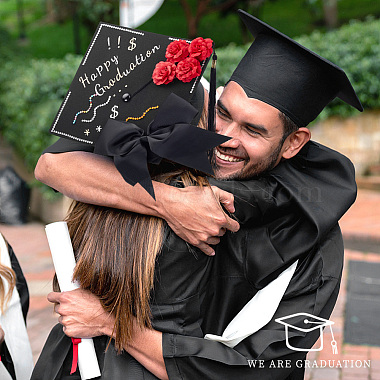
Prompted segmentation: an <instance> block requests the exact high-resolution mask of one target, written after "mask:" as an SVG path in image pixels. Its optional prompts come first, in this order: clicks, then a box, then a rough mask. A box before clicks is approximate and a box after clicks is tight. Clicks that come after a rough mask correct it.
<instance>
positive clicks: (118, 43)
mask: <svg viewBox="0 0 380 380" xmlns="http://www.w3.org/2000/svg"><path fill="white" fill-rule="evenodd" d="M117 48H118V49H120V36H119V37H117Z"/></svg>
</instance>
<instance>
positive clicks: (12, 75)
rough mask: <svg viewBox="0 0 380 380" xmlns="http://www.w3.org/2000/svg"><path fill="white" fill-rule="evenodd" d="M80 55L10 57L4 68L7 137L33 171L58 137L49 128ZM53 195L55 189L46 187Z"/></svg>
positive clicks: (0, 106) (0, 76)
mask: <svg viewBox="0 0 380 380" xmlns="http://www.w3.org/2000/svg"><path fill="white" fill-rule="evenodd" d="M79 63H80V58H79V57H76V56H72V55H69V56H67V57H65V58H64V59H62V60H56V59H51V60H31V61H29V62H28V64H27V65H23V66H22V65H19V64H16V62H15V61H9V62H7V63H5V64H3V66H2V69H1V72H0V126H1V132H2V134H3V136H4V137H5V138H6V140H7V141H8V142H9V143H10V144H11V145H12V146H13V148H14V149H15V151H16V152H17V153H18V154H19V156H20V157H21V158H22V159H23V160H24V162H25V165H26V167H27V169H28V170H30V171H33V169H34V167H35V165H36V163H37V160H38V158H39V156H40V155H41V153H42V151H43V150H44V149H45V148H46V147H47V146H49V145H51V144H52V143H53V142H54V141H55V140H56V137H54V136H53V135H51V134H50V133H49V128H50V125H51V124H52V122H53V121H54V117H55V115H56V113H57V111H58V109H59V107H60V105H61V103H62V100H63V98H64V96H65V95H66V91H67V89H68V87H69V85H70V83H71V81H72V78H73V76H74V74H75V71H76V69H77V67H78V65H79ZM44 189H45V190H44V191H45V194H46V195H47V196H49V194H50V197H51V196H52V192H50V193H49V192H48V191H47V190H46V187H45V188H44Z"/></svg>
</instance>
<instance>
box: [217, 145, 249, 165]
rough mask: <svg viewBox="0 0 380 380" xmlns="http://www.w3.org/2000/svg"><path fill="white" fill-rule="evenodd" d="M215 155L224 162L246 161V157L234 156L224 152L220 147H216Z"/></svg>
mask: <svg viewBox="0 0 380 380" xmlns="http://www.w3.org/2000/svg"><path fill="white" fill-rule="evenodd" d="M215 156H216V157H217V158H219V159H220V160H222V161H224V162H242V161H245V158H240V157H236V156H232V155H229V154H225V153H222V152H221V151H220V150H219V148H215Z"/></svg>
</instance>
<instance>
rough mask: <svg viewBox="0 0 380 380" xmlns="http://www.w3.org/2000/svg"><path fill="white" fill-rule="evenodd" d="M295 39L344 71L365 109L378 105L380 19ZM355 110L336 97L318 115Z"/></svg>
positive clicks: (350, 113) (349, 113)
mask: <svg viewBox="0 0 380 380" xmlns="http://www.w3.org/2000/svg"><path fill="white" fill-rule="evenodd" d="M297 41H298V42H299V43H301V44H302V45H304V46H306V47H307V48H309V49H311V50H313V51H314V52H316V53H318V54H320V55H321V56H323V57H325V58H327V59H328V60H330V61H332V62H334V63H336V64H337V65H338V66H340V67H341V68H342V69H343V70H344V71H345V72H346V73H347V76H348V77H349V79H350V81H351V83H352V85H353V87H354V89H355V91H356V93H357V94H358V97H359V99H360V101H361V102H362V104H363V107H364V109H367V110H368V109H374V108H380V76H379V72H380V20H374V19H371V18H369V19H368V21H366V22H359V21H352V22H350V24H348V25H344V26H342V27H341V28H340V29H337V30H335V31H332V32H328V33H321V32H319V31H315V32H313V33H312V34H311V35H309V36H303V37H300V38H298V39H297ZM356 113H357V111H355V110H354V109H353V108H352V107H350V106H349V105H347V104H346V103H343V102H342V101H339V100H335V101H333V102H332V103H331V104H330V105H329V106H328V107H326V109H325V110H324V111H323V113H322V114H321V116H320V117H321V118H327V117H329V116H332V115H340V116H343V117H347V116H350V115H353V114H356Z"/></svg>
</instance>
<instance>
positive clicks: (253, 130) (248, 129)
mask: <svg viewBox="0 0 380 380" xmlns="http://www.w3.org/2000/svg"><path fill="white" fill-rule="evenodd" d="M245 129H246V131H247V132H248V133H249V134H250V135H255V136H261V134H260V133H259V132H257V131H256V130H255V129H252V128H250V127H246V128H245Z"/></svg>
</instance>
